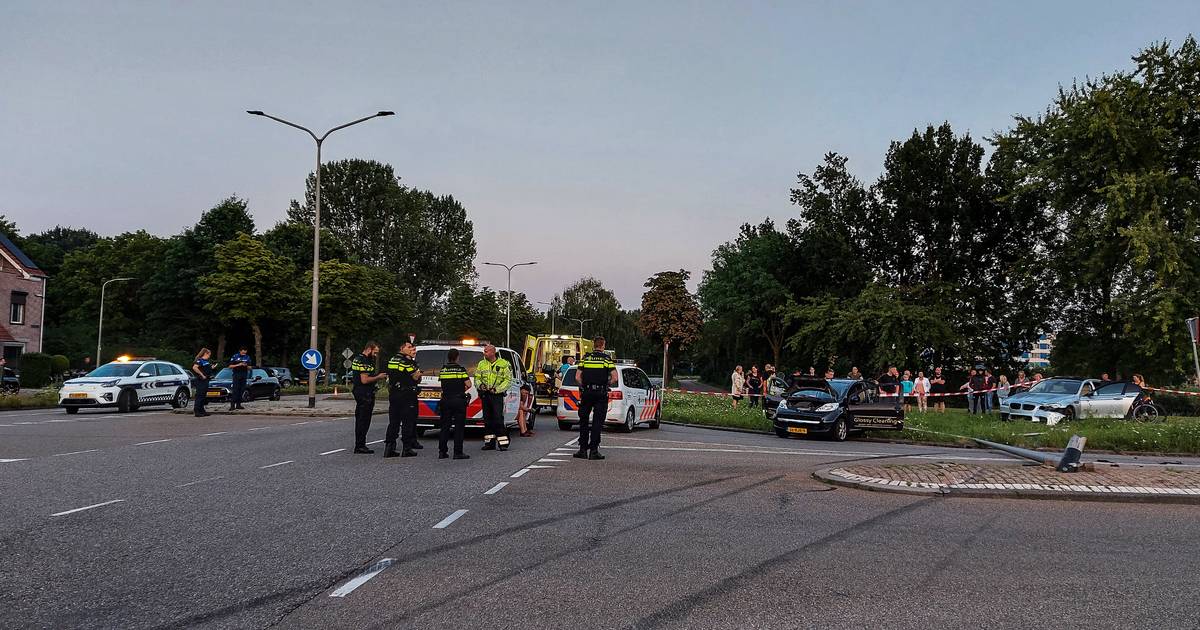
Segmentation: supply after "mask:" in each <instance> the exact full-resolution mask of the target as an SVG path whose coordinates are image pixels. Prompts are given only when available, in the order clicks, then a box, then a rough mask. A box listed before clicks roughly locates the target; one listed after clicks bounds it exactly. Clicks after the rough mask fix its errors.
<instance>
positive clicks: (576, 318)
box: [563, 317, 592, 338]
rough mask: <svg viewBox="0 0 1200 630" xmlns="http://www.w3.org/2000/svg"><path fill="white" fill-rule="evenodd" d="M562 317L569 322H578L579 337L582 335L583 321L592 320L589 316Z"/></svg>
mask: <svg viewBox="0 0 1200 630" xmlns="http://www.w3.org/2000/svg"><path fill="white" fill-rule="evenodd" d="M563 319H565V320H567V321H570V322H579V336H580V337H581V338H582V337H583V323H584V322H590V321H592V318H590V317H589V318H587V319H579V318H578V317H564V318H563Z"/></svg>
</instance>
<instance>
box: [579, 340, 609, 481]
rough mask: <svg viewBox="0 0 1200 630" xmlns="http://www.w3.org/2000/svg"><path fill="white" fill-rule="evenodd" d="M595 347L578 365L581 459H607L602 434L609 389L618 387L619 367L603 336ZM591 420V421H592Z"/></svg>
mask: <svg viewBox="0 0 1200 630" xmlns="http://www.w3.org/2000/svg"><path fill="white" fill-rule="evenodd" d="M592 344H593V346H594V347H595V348H596V349H595V350H594V351H592V352H589V353H587V354H585V355H583V357H582V358H581V359H580V360H579V363H577V364H576V365H575V369H576V370H577V374H576V379H575V380H576V381H577V382H578V383H579V452H578V453H575V455H574V456H575V457H578V458H579V459H604V456H603V455H601V454H600V433H601V431H603V430H604V418H605V416H607V415H608V388H609V387H611V386H613V385H616V384H617V365H616V364H615V363H613V360H612V358H611V357H609V356H608V354H607V353H606V352H604V337H596V339H595V340H593V341H592ZM589 420H590V422H589Z"/></svg>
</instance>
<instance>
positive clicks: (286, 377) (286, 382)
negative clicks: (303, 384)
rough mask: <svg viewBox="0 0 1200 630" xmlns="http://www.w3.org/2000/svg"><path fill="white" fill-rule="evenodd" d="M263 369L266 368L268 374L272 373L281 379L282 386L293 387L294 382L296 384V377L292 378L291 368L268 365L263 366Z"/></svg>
mask: <svg viewBox="0 0 1200 630" xmlns="http://www.w3.org/2000/svg"><path fill="white" fill-rule="evenodd" d="M263 369H265V370H266V371H267V374H270V375H271V376H274V377H275V378H277V379H279V385H280V386H281V387H291V386H292V384H294V383H295V382H296V379H294V378H292V371H291V370H289V369H288V368H285V367H268V368H263Z"/></svg>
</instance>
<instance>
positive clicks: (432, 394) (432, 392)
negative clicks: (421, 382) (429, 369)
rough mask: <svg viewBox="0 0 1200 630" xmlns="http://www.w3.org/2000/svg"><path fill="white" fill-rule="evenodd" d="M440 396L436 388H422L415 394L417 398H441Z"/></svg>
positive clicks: (440, 393)
mask: <svg viewBox="0 0 1200 630" xmlns="http://www.w3.org/2000/svg"><path fill="white" fill-rule="evenodd" d="M441 397H442V392H439V391H438V390H436V389H426V390H422V391H421V392H419V393H418V394H417V398H441Z"/></svg>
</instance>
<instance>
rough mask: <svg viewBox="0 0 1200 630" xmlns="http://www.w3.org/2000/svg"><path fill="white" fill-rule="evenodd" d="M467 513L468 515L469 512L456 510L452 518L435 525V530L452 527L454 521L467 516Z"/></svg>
mask: <svg viewBox="0 0 1200 630" xmlns="http://www.w3.org/2000/svg"><path fill="white" fill-rule="evenodd" d="M466 513H467V510H455V511H454V513H453V514H451V515H450V516H447V517H446V518H444V519H442V520H440V521H438V524H437V525H434V526H433V528H434V529H446V528H447V527H450V523H453V522H454V521H457V520H458V519H460V518H462V515H463V514H466Z"/></svg>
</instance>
